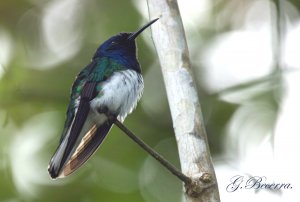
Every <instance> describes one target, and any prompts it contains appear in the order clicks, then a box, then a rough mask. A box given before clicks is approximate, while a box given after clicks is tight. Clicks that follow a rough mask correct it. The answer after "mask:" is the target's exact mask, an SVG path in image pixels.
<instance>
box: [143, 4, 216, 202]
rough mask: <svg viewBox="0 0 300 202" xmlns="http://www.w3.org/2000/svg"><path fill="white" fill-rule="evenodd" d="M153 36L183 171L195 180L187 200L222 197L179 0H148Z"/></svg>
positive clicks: (214, 199)
mask: <svg viewBox="0 0 300 202" xmlns="http://www.w3.org/2000/svg"><path fill="white" fill-rule="evenodd" d="M147 2H148V9H149V15H150V19H153V18H156V17H160V20H159V21H158V22H157V23H155V24H154V25H152V28H151V29H152V37H153V41H154V44H155V46H156V51H157V54H158V56H159V60H160V65H161V69H162V73H163V77H164V82H165V86H166V90H167V95H168V101H169V106H170V109H171V115H172V120H173V127H174V130H175V135H176V140H177V146H178V151H179V157H180V163H181V169H182V172H183V173H184V174H185V175H187V176H188V177H190V178H191V179H192V180H193V183H191V184H189V185H186V186H185V189H186V200H187V201H188V202H197V201H201V202H203V201H219V200H220V199H219V193H218V186H217V180H216V176H215V172H214V169H213V165H212V162H211V156H210V152H209V147H208V143H207V137H206V132H205V128H204V122H203V119H202V112H201V109H200V103H199V100H198V95H197V91H196V86H195V82H194V79H193V76H192V73H191V65H190V61H189V53H188V47H187V43H186V39H185V33H184V29H183V25H182V21H181V17H180V13H179V9H178V4H177V1H176V0H147Z"/></svg>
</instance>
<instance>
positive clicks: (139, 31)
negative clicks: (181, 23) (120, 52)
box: [128, 18, 159, 40]
mask: <svg viewBox="0 0 300 202" xmlns="http://www.w3.org/2000/svg"><path fill="white" fill-rule="evenodd" d="M158 19H159V18H156V19H154V20H152V21H150V22H148V23H147V24H145V25H144V26H143V27H142V28H140V29H139V30H138V31H136V32H134V33H132V34H130V35H129V37H128V40H134V39H135V38H136V37H137V36H138V35H139V34H140V33H142V32H143V31H144V30H145V29H147V28H148V27H149V26H150V25H152V24H153V23H155V22H156V21H157V20H158Z"/></svg>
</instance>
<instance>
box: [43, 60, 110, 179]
mask: <svg viewBox="0 0 300 202" xmlns="http://www.w3.org/2000/svg"><path fill="white" fill-rule="evenodd" d="M112 67H113V66H112V65H111V64H110V62H109V59H106V60H102V61H101V60H100V61H96V62H94V63H92V64H91V65H89V66H87V68H86V69H84V70H83V71H82V72H80V74H79V75H78V77H77V79H76V81H75V82H74V84H73V87H72V94H71V102H70V105H69V107H68V111H67V120H66V122H65V129H64V132H63V135H62V138H61V141H60V145H59V147H58V148H57V150H56V152H55V154H54V156H53V157H52V159H51V161H50V164H49V167H48V171H49V173H50V175H51V177H52V178H57V177H64V176H67V175H69V174H71V173H72V172H74V171H75V170H76V169H78V168H79V167H80V166H81V165H82V164H84V162H86V161H87V160H88V159H89V157H90V156H91V155H92V154H93V153H94V152H95V151H96V149H97V148H98V147H99V145H100V144H101V142H102V141H103V139H104V137H105V136H106V134H107V133H108V131H109V129H110V128H111V125H112V124H111V123H109V122H108V121H107V120H103V122H101V123H95V120H94V119H93V114H92V113H94V112H90V101H91V100H92V99H93V98H94V97H95V96H96V95H98V93H99V92H98V90H97V85H100V83H101V82H102V81H104V80H106V79H107V78H108V77H110V76H111V75H112V73H113V71H112ZM78 102H79V104H78Z"/></svg>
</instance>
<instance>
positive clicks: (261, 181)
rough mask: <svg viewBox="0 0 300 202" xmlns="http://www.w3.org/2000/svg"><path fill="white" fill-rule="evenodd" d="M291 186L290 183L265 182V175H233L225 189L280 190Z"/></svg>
mask: <svg viewBox="0 0 300 202" xmlns="http://www.w3.org/2000/svg"><path fill="white" fill-rule="evenodd" d="M292 188H293V187H292V185H291V184H290V183H276V182H267V177H265V176H250V177H247V178H246V177H245V176H243V175H235V176H233V177H232V178H231V179H230V184H229V185H228V186H227V187H226V190H227V191H228V192H235V191H237V190H239V189H270V190H281V189H292Z"/></svg>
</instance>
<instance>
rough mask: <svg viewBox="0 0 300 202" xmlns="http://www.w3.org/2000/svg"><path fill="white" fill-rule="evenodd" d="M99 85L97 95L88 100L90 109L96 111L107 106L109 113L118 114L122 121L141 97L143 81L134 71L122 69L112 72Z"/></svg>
mask: <svg viewBox="0 0 300 202" xmlns="http://www.w3.org/2000/svg"><path fill="white" fill-rule="evenodd" d="M101 86H102V89H101V91H100V92H99V95H98V96H97V97H95V98H94V99H93V100H92V101H90V106H91V109H92V110H93V111H94V112H96V113H98V112H97V109H99V108H101V107H107V108H108V109H109V111H110V112H111V113H116V114H119V116H118V118H119V119H120V120H121V121H123V120H124V119H125V117H126V116H127V114H129V113H131V112H132V110H133V109H134V108H135V106H136V104H137V102H138V100H139V99H140V98H141V95H142V93H143V88H144V82H143V78H142V76H141V74H139V73H137V72H136V71H134V70H123V71H117V72H114V73H113V75H112V76H111V77H110V78H109V79H107V80H106V81H104V82H102V83H101Z"/></svg>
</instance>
